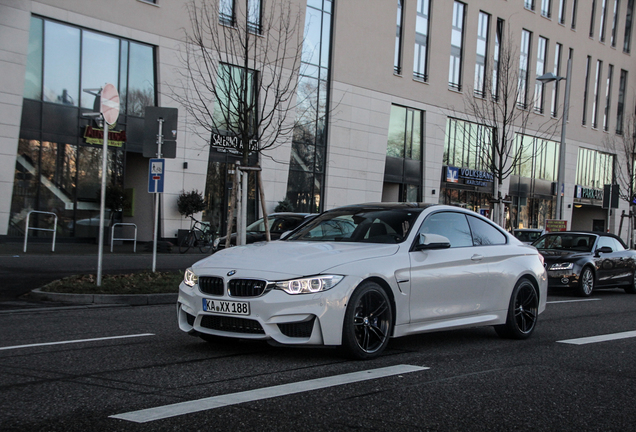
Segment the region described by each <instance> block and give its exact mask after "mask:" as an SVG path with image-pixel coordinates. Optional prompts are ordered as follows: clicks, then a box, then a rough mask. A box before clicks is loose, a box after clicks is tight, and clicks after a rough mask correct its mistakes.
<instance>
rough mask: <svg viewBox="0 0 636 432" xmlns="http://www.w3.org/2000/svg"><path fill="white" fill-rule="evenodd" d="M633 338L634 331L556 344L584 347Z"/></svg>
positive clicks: (563, 341) (635, 334)
mask: <svg viewBox="0 0 636 432" xmlns="http://www.w3.org/2000/svg"><path fill="white" fill-rule="evenodd" d="M633 337H636V331H627V332H622V333H611V334H606V335H599V336H590V337H584V338H578V339H567V340H562V341H557V342H559V343H566V344H572V345H585V344H591V343H597V342H606V341H611V340H617V339H628V338H633Z"/></svg>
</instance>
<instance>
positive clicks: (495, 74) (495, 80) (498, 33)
mask: <svg viewBox="0 0 636 432" xmlns="http://www.w3.org/2000/svg"><path fill="white" fill-rule="evenodd" d="M503 27H504V20H502V19H501V18H497V28H496V29H495V47H494V51H495V52H494V53H493V64H492V97H493V99H495V100H497V98H498V96H499V58H500V56H501V43H502V41H503V39H502V38H503Z"/></svg>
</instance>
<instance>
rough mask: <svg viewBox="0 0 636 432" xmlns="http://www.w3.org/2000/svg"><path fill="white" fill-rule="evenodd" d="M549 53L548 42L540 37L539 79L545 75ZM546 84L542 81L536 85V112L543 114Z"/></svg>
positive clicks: (538, 51) (538, 53)
mask: <svg viewBox="0 0 636 432" xmlns="http://www.w3.org/2000/svg"><path fill="white" fill-rule="evenodd" d="M547 51H548V40H547V39H546V38H544V37H543V36H539V43H538V46H537V69H536V74H537V77H540V76H541V75H543V74H544V73H545V64H546V56H547ZM544 86H545V84H543V83H542V82H540V81H536V82H535V84H534V111H535V112H538V113H543V88H544Z"/></svg>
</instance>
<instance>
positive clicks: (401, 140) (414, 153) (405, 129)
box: [386, 105, 422, 160]
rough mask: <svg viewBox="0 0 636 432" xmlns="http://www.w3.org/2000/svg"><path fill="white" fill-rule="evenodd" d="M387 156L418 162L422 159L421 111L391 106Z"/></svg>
mask: <svg viewBox="0 0 636 432" xmlns="http://www.w3.org/2000/svg"><path fill="white" fill-rule="evenodd" d="M386 154H387V156H392V157H397V158H407V159H414V160H419V159H421V157H422V111H420V110H414V109H411V108H406V107H401V106H397V105H393V106H392V107H391V121H390V123H389V139H388V143H387V150H386Z"/></svg>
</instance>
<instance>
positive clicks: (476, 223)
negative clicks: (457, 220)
mask: <svg viewBox="0 0 636 432" xmlns="http://www.w3.org/2000/svg"><path fill="white" fill-rule="evenodd" d="M467 217H468V223H469V224H470V230H471V231H472V234H473V244H474V245H475V246H486V245H501V244H506V236H505V235H504V234H503V233H502V232H501V231H499V230H498V229H497V228H495V227H494V226H492V225H490V224H489V223H488V222H485V221H483V220H481V219H478V218H476V217H474V216H467Z"/></svg>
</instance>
